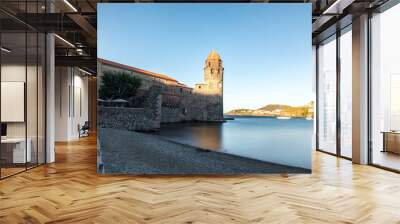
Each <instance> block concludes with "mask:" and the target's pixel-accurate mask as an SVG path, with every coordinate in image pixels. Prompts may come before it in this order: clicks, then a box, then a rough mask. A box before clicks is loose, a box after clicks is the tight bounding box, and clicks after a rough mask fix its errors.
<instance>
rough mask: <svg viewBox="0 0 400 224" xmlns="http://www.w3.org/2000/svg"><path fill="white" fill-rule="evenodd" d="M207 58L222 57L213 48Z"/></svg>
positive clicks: (218, 58)
mask: <svg viewBox="0 0 400 224" xmlns="http://www.w3.org/2000/svg"><path fill="white" fill-rule="evenodd" d="M207 60H221V57H220V56H219V54H218V53H217V52H216V51H214V50H212V51H211V53H210V54H209V55H208V57H207Z"/></svg>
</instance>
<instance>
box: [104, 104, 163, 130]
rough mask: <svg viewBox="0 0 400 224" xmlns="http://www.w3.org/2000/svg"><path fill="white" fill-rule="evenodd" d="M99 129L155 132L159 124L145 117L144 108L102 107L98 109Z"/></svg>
mask: <svg viewBox="0 0 400 224" xmlns="http://www.w3.org/2000/svg"><path fill="white" fill-rule="evenodd" d="M97 125H98V126H99V127H101V128H115V129H123V130H129V131H155V130H158V129H159V128H160V122H157V121H156V120H154V119H152V118H150V117H147V116H146V113H145V109H144V108H124V107H103V106H100V107H99V108H98V124H97Z"/></svg>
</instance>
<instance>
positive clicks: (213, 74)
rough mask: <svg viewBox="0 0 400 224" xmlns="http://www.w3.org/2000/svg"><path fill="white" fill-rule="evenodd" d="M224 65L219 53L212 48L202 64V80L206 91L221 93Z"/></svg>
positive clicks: (214, 93) (213, 93)
mask: <svg viewBox="0 0 400 224" xmlns="http://www.w3.org/2000/svg"><path fill="white" fill-rule="evenodd" d="M223 80H224V67H222V60H221V57H220V56H219V54H218V53H217V52H216V51H214V50H212V51H211V53H210V54H209V55H208V57H207V59H206V61H205V65H204V82H205V85H206V93H207V94H212V95H219V96H221V97H222V95H223Z"/></svg>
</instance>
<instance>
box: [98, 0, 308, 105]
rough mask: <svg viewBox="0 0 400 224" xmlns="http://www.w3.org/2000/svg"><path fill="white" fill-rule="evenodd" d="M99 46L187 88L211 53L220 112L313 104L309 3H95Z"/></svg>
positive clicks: (108, 55)
mask: <svg viewBox="0 0 400 224" xmlns="http://www.w3.org/2000/svg"><path fill="white" fill-rule="evenodd" d="M97 46H98V56H99V57H101V58H105V59H108V60H112V61H116V62H119V63H122V64H127V65H131V66H134V67H138V68H142V69H146V70H150V71H153V72H157V73H162V74H166V75H169V76H171V77H173V78H175V79H177V80H179V81H180V82H182V83H185V84H187V85H189V86H192V87H193V86H194V84H196V83H202V82H203V67H204V61H205V59H206V57H207V55H208V54H209V52H210V51H211V50H212V49H215V50H216V51H217V52H218V53H219V54H220V55H221V58H222V60H223V66H224V68H225V72H224V110H225V111H228V110H231V109H237V108H251V109H256V108H259V107H262V106H264V105H266V104H271V103H279V104H289V105H302V104H305V103H307V102H308V101H310V100H311V99H312V67H311V66H312V63H311V62H312V60H311V54H312V53H311V4H275V3H274V4H254V3H253V4H115V3H112V4H98V45H97Z"/></svg>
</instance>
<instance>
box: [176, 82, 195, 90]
mask: <svg viewBox="0 0 400 224" xmlns="http://www.w3.org/2000/svg"><path fill="white" fill-rule="evenodd" d="M176 85H177V86H179V87H182V88H187V89H192V88H191V87H189V86H187V85H185V84H183V83H180V82H178V83H177V84H176Z"/></svg>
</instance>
